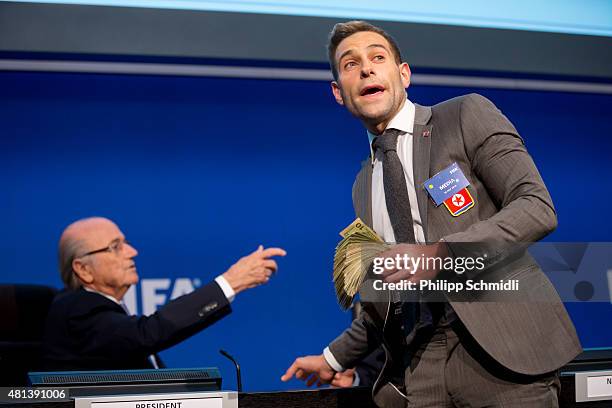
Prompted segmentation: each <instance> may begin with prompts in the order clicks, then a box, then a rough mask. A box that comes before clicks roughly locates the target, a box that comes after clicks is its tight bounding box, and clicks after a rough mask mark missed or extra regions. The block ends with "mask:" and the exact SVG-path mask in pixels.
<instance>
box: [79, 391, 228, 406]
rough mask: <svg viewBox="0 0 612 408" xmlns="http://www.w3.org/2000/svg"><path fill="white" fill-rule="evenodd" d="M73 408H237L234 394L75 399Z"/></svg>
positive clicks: (201, 393)
mask: <svg viewBox="0 0 612 408" xmlns="http://www.w3.org/2000/svg"><path fill="white" fill-rule="evenodd" d="M74 406H75V408H238V393H236V392H217V391H215V392H193V393H173V394H143V395H123V396H119V395H117V396H104V397H86V398H75V400H74Z"/></svg>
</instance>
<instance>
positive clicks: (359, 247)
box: [334, 218, 390, 310]
mask: <svg viewBox="0 0 612 408" xmlns="http://www.w3.org/2000/svg"><path fill="white" fill-rule="evenodd" d="M340 236H341V237H342V240H341V241H340V242H339V243H338V245H337V246H336V253H335V255H334V286H335V287H336V297H337V298H338V303H339V304H340V307H341V308H342V309H343V310H346V309H348V308H349V307H350V306H351V304H352V303H353V299H354V298H355V295H356V294H357V292H359V288H360V287H361V284H362V283H363V281H364V279H365V277H366V275H367V273H368V269H369V267H370V265H371V264H372V261H373V260H374V258H375V257H376V256H378V255H379V254H380V253H381V252H383V251H385V250H387V249H389V248H390V245H389V244H386V243H385V242H384V241H383V240H382V239H381V238H380V237H379V236H378V235H376V233H375V232H374V231H372V229H370V228H369V227H368V226H367V225H366V224H364V223H363V221H361V220H360V219H359V218H357V219H356V220H355V221H353V222H352V223H351V224H350V225H349V226H348V227H346V228H345V229H343V230H342V231H341V232H340Z"/></svg>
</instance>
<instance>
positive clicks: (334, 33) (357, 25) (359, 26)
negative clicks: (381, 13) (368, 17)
mask: <svg viewBox="0 0 612 408" xmlns="http://www.w3.org/2000/svg"><path fill="white" fill-rule="evenodd" d="M362 31H371V32H374V33H377V34H380V35H382V36H383V37H384V38H385V40H387V41H388V42H389V45H391V51H392V52H393V54H394V57H395V61H396V62H397V63H398V64H400V63H401V62H402V53H401V52H400V49H399V47H398V46H397V42H396V41H395V39H394V38H393V37H392V36H391V35H389V34H388V33H387V32H386V31H385V30H383V29H382V28H379V27H376V26H374V25H372V24H370V23H368V22H366V21H357V20H355V21H348V22H346V23H338V24H336V25H335V26H334V28H332V30H331V32H330V33H329V38H328V41H327V58H328V59H329V66H330V67H331V70H332V74H333V75H334V79H336V80H337V79H338V67H337V66H336V61H335V55H336V50H337V49H338V45H340V43H341V42H342V40H344V39H346V38H347V37H350V36H351V35H353V34H356V33H359V32H362Z"/></svg>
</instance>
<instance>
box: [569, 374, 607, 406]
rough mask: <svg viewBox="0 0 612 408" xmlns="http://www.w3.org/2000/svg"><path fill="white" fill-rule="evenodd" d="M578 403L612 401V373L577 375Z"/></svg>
mask: <svg viewBox="0 0 612 408" xmlns="http://www.w3.org/2000/svg"><path fill="white" fill-rule="evenodd" d="M575 378H576V402H585V401H603V400H612V371H610V370H601V371H582V372H580V371H579V372H576V373H575Z"/></svg>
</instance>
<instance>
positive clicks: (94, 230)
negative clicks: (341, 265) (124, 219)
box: [43, 218, 285, 370]
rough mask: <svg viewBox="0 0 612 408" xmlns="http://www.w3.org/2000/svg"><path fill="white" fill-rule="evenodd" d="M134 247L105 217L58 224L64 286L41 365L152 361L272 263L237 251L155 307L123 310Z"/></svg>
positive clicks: (126, 365)
mask: <svg viewBox="0 0 612 408" xmlns="http://www.w3.org/2000/svg"><path fill="white" fill-rule="evenodd" d="M136 255H138V251H136V249H135V248H134V247H133V246H132V245H130V244H129V243H128V242H127V241H126V240H125V236H124V235H123V233H122V232H121V230H120V229H119V227H117V225H115V223H113V222H112V221H110V220H108V219H105V218H87V219H83V220H79V221H76V222H75V223H73V224H71V225H70V226H68V227H67V228H66V230H65V231H64V233H63V234H62V236H61V239H60V243H59V261H60V273H61V277H62V280H63V281H64V284H65V285H66V289H67V290H66V291H65V292H63V293H62V294H60V295H59V296H58V297H57V298H56V299H55V300H54V302H53V304H52V306H51V309H50V311H49V315H48V318H47V324H46V328H45V335H44V344H45V345H44V347H45V350H44V357H43V359H44V365H45V367H46V369H47V370H79V369H82V370H103V369H139V368H153V367H158V365H159V364H160V362H159V360H158V359H157V358H156V356H155V353H157V352H158V351H161V350H164V349H166V348H168V347H171V346H173V345H175V344H177V343H179V342H181V341H183V340H185V339H186V338H188V337H190V336H192V335H194V334H196V333H198V332H199V331H201V330H202V329H204V328H206V327H207V326H209V325H211V324H213V323H215V322H216V321H217V320H219V319H221V318H223V317H224V316H226V315H227V314H229V313H230V312H231V307H230V303H231V302H232V300H233V299H234V297H235V296H236V294H238V293H240V292H242V291H243V290H246V289H249V288H254V287H256V286H259V285H261V284H263V283H266V282H268V280H269V279H270V276H271V275H272V274H273V273H274V272H275V271H276V270H277V264H276V262H275V261H274V260H273V259H270V258H271V257H273V256H284V255H285V251H284V250H283V249H280V248H268V249H264V248H263V247H261V246H260V247H259V248H258V249H257V250H256V251H255V252H253V253H251V254H249V255H247V256H245V257H243V258H241V259H239V260H238V261H237V262H236V263H235V264H234V265H232V266H231V267H230V268H229V269H228V270H227V271H226V272H225V273H223V274H221V275H219V276H217V278H216V279H215V280H214V281H213V282H211V283H209V284H208V285H205V286H203V287H200V288H198V289H196V290H195V291H193V292H192V293H190V294H187V295H184V296H181V297H179V298H177V299H175V300H173V301H171V302H169V303H167V304H166V305H165V306H163V307H162V308H160V309H159V310H158V311H157V312H156V313H154V314H153V315H151V316H129V315H128V314H127V313H126V310H125V307H124V305H123V303H122V301H121V300H122V299H123V296H124V295H125V293H126V292H127V290H128V289H129V287H130V286H131V285H133V284H135V283H137V282H138V274H137V272H136V263H135V261H134V258H135V257H136Z"/></svg>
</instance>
